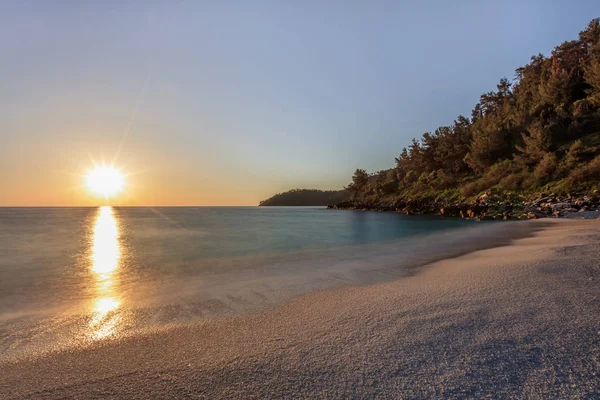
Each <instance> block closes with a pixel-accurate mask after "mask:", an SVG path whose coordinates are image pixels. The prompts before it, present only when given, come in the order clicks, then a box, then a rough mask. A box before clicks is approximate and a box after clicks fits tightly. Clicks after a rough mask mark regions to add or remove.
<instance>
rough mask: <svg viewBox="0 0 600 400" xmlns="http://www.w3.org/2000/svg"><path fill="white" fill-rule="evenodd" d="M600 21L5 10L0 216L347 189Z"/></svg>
mask: <svg viewBox="0 0 600 400" xmlns="http://www.w3.org/2000/svg"><path fill="white" fill-rule="evenodd" d="M598 16H600V2H599V1H597V0H595V1H592V0H590V1H583V0H582V1H576V0H570V1H559V0H552V1H548V0H544V1H527V0H521V1H507V0H504V1H483V0H477V1H459V0H457V1H445V0H444V1H400V0H397V1H385V0H378V1H334V0H329V1H327V0H326V1H316V0H314V1H313V0H305V1H245V0H244V1H216V0H215V1H194V2H192V1H190V2H185V1H145V2H142V1H130V2H127V1H121V2H117V1H105V2H98V1H62V2H61V1H37V2H35V1H27V2H22V1H18V2H17V1H15V2H8V1H4V2H2V4H1V12H0V51H1V55H2V58H1V59H2V61H1V62H0V205H80V204H81V205H86V204H94V203H96V202H97V201H98V199H95V198H94V197H92V196H91V195H90V194H89V193H87V191H86V190H85V189H84V188H83V176H84V175H85V173H86V171H87V170H88V169H90V168H91V167H92V166H93V164H94V161H95V162H96V163H101V162H102V161H105V162H107V163H110V162H113V161H114V163H115V165H117V166H118V167H119V168H120V169H122V170H123V171H124V172H125V173H127V174H128V177H127V187H126V190H125V191H124V192H123V193H122V195H121V196H120V197H119V198H115V199H114V200H113V201H114V202H115V203H118V204H131V205H255V204H257V203H258V201H259V200H261V199H263V198H266V197H268V196H270V195H271V194H274V193H276V192H280V191H284V190H287V189H291V188H295V187H305V188H322V189H326V188H330V189H334V188H341V187H342V186H344V185H345V184H347V183H348V182H349V180H350V176H351V174H352V172H353V171H354V169H356V168H357V167H361V168H365V169H367V170H369V171H375V170H379V169H383V168H388V167H390V166H392V165H393V163H394V157H395V156H397V155H398V154H399V153H400V151H401V149H402V147H404V146H406V145H407V144H408V143H409V142H410V140H411V139H412V138H413V137H418V136H420V135H421V134H422V133H423V132H426V131H432V130H434V129H435V128H436V127H438V126H439V125H445V124H449V123H451V122H452V120H453V119H454V118H455V117H456V116H457V115H458V114H465V115H469V113H470V110H471V109H472V107H473V106H474V104H475V103H476V102H477V101H478V98H479V95H480V94H481V93H483V92H486V91H489V90H492V89H494V88H495V85H496V83H497V82H498V81H499V80H500V78H501V77H503V76H507V77H509V78H512V77H513V76H514V70H515V68H517V67H519V66H521V65H524V64H526V63H527V62H528V60H529V58H530V56H532V55H534V54H537V53H540V52H541V53H544V54H548V52H549V51H550V50H551V49H552V48H553V47H554V46H556V45H558V44H560V43H561V42H563V41H565V40H571V39H575V38H576V37H577V34H578V32H579V31H581V30H582V29H584V27H585V26H586V24H587V23H588V22H589V21H590V20H591V19H592V18H595V17H598Z"/></svg>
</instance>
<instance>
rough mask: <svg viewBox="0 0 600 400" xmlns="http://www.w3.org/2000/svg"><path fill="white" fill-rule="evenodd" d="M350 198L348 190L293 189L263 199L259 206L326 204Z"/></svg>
mask: <svg viewBox="0 0 600 400" xmlns="http://www.w3.org/2000/svg"><path fill="white" fill-rule="evenodd" d="M349 199H350V192H348V191H347V190H317V189H292V190H288V191H287V192H283V193H277V194H276V195H274V196H272V197H269V198H268V199H266V200H263V201H261V202H260V204H259V206H326V205H328V204H334V203H340V202H344V201H348V200H349Z"/></svg>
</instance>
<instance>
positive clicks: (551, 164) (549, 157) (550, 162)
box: [533, 153, 558, 182]
mask: <svg viewBox="0 0 600 400" xmlns="http://www.w3.org/2000/svg"><path fill="white" fill-rule="evenodd" d="M557 168H558V159H557V158H556V155H555V154H552V153H546V154H545V155H544V157H543V158H542V160H541V161H540V163H539V164H538V165H537V167H535V170H534V171H533V176H534V177H535V179H536V180H537V181H538V182H546V181H549V180H550V179H552V177H553V176H554V173H555V172H556V170H557Z"/></svg>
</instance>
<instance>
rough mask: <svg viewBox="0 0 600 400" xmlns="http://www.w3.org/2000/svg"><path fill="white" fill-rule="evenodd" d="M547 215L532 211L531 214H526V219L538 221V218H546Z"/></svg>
mask: <svg viewBox="0 0 600 400" xmlns="http://www.w3.org/2000/svg"><path fill="white" fill-rule="evenodd" d="M546 217H547V215H546V214H545V213H542V212H538V211H533V212H531V211H530V212H528V213H527V218H529V219H539V218H546Z"/></svg>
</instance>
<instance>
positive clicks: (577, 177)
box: [567, 156, 600, 189]
mask: <svg viewBox="0 0 600 400" xmlns="http://www.w3.org/2000/svg"><path fill="white" fill-rule="evenodd" d="M598 180H600V156H598V157H596V158H594V159H593V160H592V161H590V162H589V163H588V164H587V165H584V166H581V167H579V168H575V169H574V170H572V171H571V173H570V174H569V176H568V177H567V185H568V187H569V188H570V189H575V188H577V187H579V186H580V185H581V184H583V183H586V182H587V183H594V182H598Z"/></svg>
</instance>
